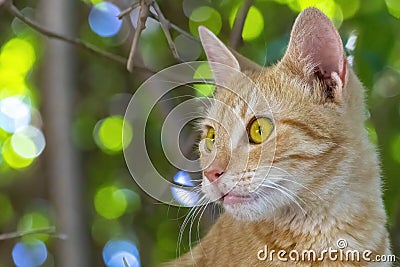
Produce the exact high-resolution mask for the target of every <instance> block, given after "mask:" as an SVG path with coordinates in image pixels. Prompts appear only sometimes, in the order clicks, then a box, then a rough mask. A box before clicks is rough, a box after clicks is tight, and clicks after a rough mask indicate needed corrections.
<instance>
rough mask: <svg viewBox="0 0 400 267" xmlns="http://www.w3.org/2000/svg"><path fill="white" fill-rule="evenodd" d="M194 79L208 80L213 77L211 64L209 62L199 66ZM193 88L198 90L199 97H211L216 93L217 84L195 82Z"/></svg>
mask: <svg viewBox="0 0 400 267" xmlns="http://www.w3.org/2000/svg"><path fill="white" fill-rule="evenodd" d="M193 78H194V79H199V80H203V79H204V80H205V81H206V80H208V79H213V74H212V72H211V68H210V65H209V64H208V63H203V64H201V65H200V66H198V67H197V69H196V71H195V73H194V74H193ZM193 88H194V89H195V90H196V95H197V96H198V97H210V96H212V94H213V93H214V90H215V85H214V84H210V83H204V84H200V83H198V84H193Z"/></svg>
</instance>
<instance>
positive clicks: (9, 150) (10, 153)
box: [1, 137, 34, 169]
mask: <svg viewBox="0 0 400 267" xmlns="http://www.w3.org/2000/svg"><path fill="white" fill-rule="evenodd" d="M1 153H2V156H3V159H4V161H5V162H6V163H7V165H8V166H10V167H11V168H13V169H23V168H26V167H28V166H29V165H31V164H32V162H33V160H34V159H33V158H24V157H21V156H20V155H18V154H17V153H16V152H15V151H14V149H13V147H12V145H11V137H9V138H7V139H6V140H5V141H4V143H3V145H2V148H1Z"/></svg>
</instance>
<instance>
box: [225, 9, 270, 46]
mask: <svg viewBox="0 0 400 267" xmlns="http://www.w3.org/2000/svg"><path fill="white" fill-rule="evenodd" d="M238 10H239V8H236V9H234V10H233V11H232V13H231V15H230V17H229V23H230V26H231V28H232V27H233V24H234V22H235V18H236V16H237V12H238ZM263 30H264V17H263V15H262V13H261V11H260V10H259V9H258V8H256V7H255V6H251V7H250V9H249V12H248V13H247V16H246V21H245V23H244V26H243V31H242V38H243V40H245V41H251V40H254V39H256V38H257V37H258V36H260V35H261V33H262V32H263Z"/></svg>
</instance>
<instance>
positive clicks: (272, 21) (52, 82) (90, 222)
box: [0, 0, 400, 267]
mask: <svg viewBox="0 0 400 267" xmlns="http://www.w3.org/2000/svg"><path fill="white" fill-rule="evenodd" d="M50 2H57V1H53V0H41V1H33V0H16V1H15V2H14V4H15V6H16V7H17V8H18V9H19V10H21V12H22V13H23V14H24V15H25V16H27V17H29V18H32V19H33V20H36V21H39V22H40V23H43V24H48V25H50V28H52V27H53V26H54V27H53V28H56V29H55V30H56V31H57V30H58V29H60V31H64V32H65V35H66V36H76V37H79V38H80V39H82V40H85V41H86V42H89V43H91V44H94V45H95V46H97V47H98V48H100V49H101V50H104V51H109V52H112V53H114V54H118V55H121V56H123V57H125V58H127V55H128V53H129V49H130V43H131V40H132V36H133V33H134V30H133V29H132V25H133V26H135V25H136V24H135V23H136V21H137V16H138V12H137V11H138V10H137V9H135V10H134V11H133V12H132V13H131V14H130V16H126V17H124V19H123V20H121V21H119V20H118V19H116V14H118V13H119V12H120V11H121V10H124V9H126V8H127V7H129V6H130V5H131V2H130V1H126V0H113V1H111V0H110V1H109V2H107V1H102V0H82V1H78V0H75V1H72V0H71V1H65V2H71V3H69V4H68V10H65V14H67V15H66V16H59V17H57V13H56V12H57V11H56V10H52V9H51V5H50ZM158 4H159V5H160V8H161V10H162V11H163V13H164V15H165V17H166V18H167V19H168V20H170V21H171V22H172V23H174V24H176V25H177V26H179V27H180V28H182V29H184V30H185V31H187V32H189V33H190V34H192V35H193V36H195V37H196V36H197V27H198V25H205V26H207V27H208V28H210V29H211V30H212V31H213V32H214V33H216V34H217V35H218V36H219V37H220V38H221V39H222V40H223V41H224V42H226V43H229V38H230V33H231V29H232V26H233V24H234V20H235V17H236V14H237V12H238V10H240V7H241V6H242V4H243V2H242V1H238V0H233V1H230V0H214V1H212V0H209V1H207V0H183V1H181V0H174V1H172V0H171V1H158ZM308 6H316V7H318V8H320V9H321V10H322V11H323V12H324V13H325V14H327V15H328V16H329V17H330V18H331V19H332V20H333V21H334V23H335V25H336V27H338V29H339V32H340V34H341V36H342V39H343V43H344V45H345V47H346V52H347V54H348V56H349V58H350V61H352V62H353V67H354V69H355V71H356V73H357V74H358V76H359V78H360V80H361V81H362V82H363V84H364V85H365V87H366V90H367V92H366V93H367V103H368V112H369V114H370V118H369V120H368V121H367V127H368V129H369V132H370V137H371V140H373V142H374V143H375V144H376V145H377V150H378V151H379V153H380V154H381V159H382V170H383V172H382V173H383V180H384V185H383V187H384V200H385V205H386V209H387V213H388V216H389V223H388V228H389V230H390V231H391V235H392V243H393V247H394V250H395V253H396V255H400V254H399V253H400V198H399V196H400V177H399V176H400V1H398V0H385V1H384V0H351V1H347V0H335V1H333V0H332V1H330V0H323V1H311V0H308V1H306V0H275V1H274V0H257V1H254V2H253V3H252V6H251V7H250V9H249V13H248V16H247V18H246V22H245V24H244V29H243V33H242V37H243V40H242V42H240V43H239V45H238V51H239V52H240V53H242V54H243V55H245V56H247V57H248V58H250V59H252V60H254V61H256V62H258V63H259V64H266V65H268V64H272V63H274V62H276V61H277V60H278V59H280V58H281V56H282V55H283V53H284V51H285V49H286V46H287V43H288V40H289V33H290V29H291V26H292V24H293V21H294V19H295V17H296V16H297V14H298V13H299V12H300V11H301V10H302V9H304V8H306V7H308ZM53 13H55V14H53ZM52 16H53V18H51V17H52ZM54 17H55V18H54ZM57 19H58V20H59V21H60V23H59V24H57V25H58V26H57V25H52V24H51V21H54V20H55V21H57ZM64 25H68V27H67V28H63V26H64ZM57 27H59V28H57ZM171 35H172V39H173V40H174V43H175V45H176V48H177V50H178V54H179V56H180V57H181V59H182V60H184V61H193V60H204V59H205V56H204V53H203V50H202V48H201V46H200V44H199V43H198V42H197V41H194V40H192V39H190V38H188V37H187V36H185V35H182V34H181V33H179V32H178V31H176V30H173V29H172V30H171ZM53 45H54V43H51V42H49V41H48V39H47V38H46V37H43V35H41V34H39V33H37V32H36V31H34V30H32V29H31V28H30V27H28V26H26V25H25V24H24V23H22V22H21V21H20V20H19V19H17V18H15V17H14V16H13V15H12V14H10V12H7V10H6V9H5V8H2V7H0V47H1V48H0V232H1V233H9V232H15V231H19V232H21V231H29V230H33V229H42V228H48V227H50V226H53V225H55V226H56V227H57V230H56V232H57V233H60V232H61V233H68V232H69V231H70V232H71V231H72V230H71V229H77V232H78V233H80V236H77V237H73V238H72V239H71V240H72V241H71V242H73V240H78V241H77V243H76V244H79V245H80V247H78V248H76V247H75V249H76V250H78V252H79V253H81V254H80V255H81V256H80V257H81V258H85V259H83V260H82V261H81V264H82V263H83V262H85V265H81V266H105V265H106V264H107V266H123V264H122V263H121V261H119V262H118V263H116V262H115V261H116V260H115V259H116V258H118V257H119V258H118V259H120V258H121V257H122V256H121V255H123V257H125V258H126V260H127V261H128V263H129V266H139V264H138V263H135V262H136V259H138V258H139V257H140V262H141V266H155V265H157V264H158V263H160V262H162V261H166V260H168V259H172V258H175V257H176V253H177V251H178V250H180V251H181V252H182V253H183V252H186V251H188V249H189V247H190V245H189V244H190V240H189V239H190V238H191V241H192V242H195V241H197V239H198V232H199V235H200V236H202V235H203V234H204V233H205V232H206V230H207V229H208V227H209V225H210V224H212V222H213V221H214V219H215V216H214V215H215V214H216V209H217V208H216V207H215V206H211V207H210V208H208V209H207V210H206V212H205V213H204V214H203V216H202V219H201V221H200V224H199V228H197V220H196V221H195V222H194V223H193V231H192V232H191V233H189V228H190V227H186V228H185V230H184V233H183V240H182V241H181V242H178V237H179V231H180V228H181V225H182V223H183V220H184V218H185V215H186V214H187V213H188V211H189V209H186V208H180V209H178V208H176V207H170V206H168V205H165V204H160V203H157V202H156V201H155V200H153V199H152V198H150V197H148V196H147V195H146V194H144V193H143V192H142V191H141V190H140V188H139V187H138V186H137V185H136V184H135V182H134V181H133V179H132V178H131V176H130V174H129V171H128V169H127V167H126V164H125V161H124V157H123V152H122V150H123V147H124V145H126V144H129V141H130V140H131V139H132V138H135V134H134V132H135V125H130V124H129V123H125V124H123V122H124V121H123V115H124V112H125V108H126V107H127V104H128V101H129V99H130V97H131V96H132V95H133V94H134V93H135V90H137V88H138V87H139V86H140V84H141V83H142V82H143V81H144V80H145V79H146V78H148V77H149V76H150V75H151V74H152V73H153V72H156V71H158V70H161V69H163V68H165V67H167V66H171V65H173V64H175V63H177V62H176V61H175V59H174V57H173V56H172V53H171V50H170V47H169V46H168V43H167V40H166V38H165V35H164V33H163V31H162V29H161V27H160V25H159V23H158V22H157V21H156V20H153V19H149V20H148V21H147V24H146V29H145V30H144V32H143V33H142V35H141V37H140V40H139V44H138V50H137V53H136V64H139V65H141V66H145V68H146V69H147V70H143V69H142V68H135V69H134V71H133V72H132V73H129V72H127V71H126V70H125V66H124V65H123V64H119V63H116V62H114V61H110V60H108V59H105V58H103V57H102V56H99V55H96V54H91V53H88V52H86V51H84V50H82V49H79V48H76V47H74V46H67V48H66V50H67V52H68V51H69V50H74V49H71V47H72V48H75V51H72V52H71V51H70V53H69V54H67V57H64V59H66V61H68V62H66V61H64V60H62V58H61V60H60V61H56V62H52V59H53V58H57V56H62V55H63V53H64V52H57V51H59V50H57V49H54V50H53V48H52V46H53ZM55 46H57V44H55ZM62 51H64V50H62ZM55 55H57V56H56V57H55ZM62 65H65V66H64V68H65V69H66V71H67V72H68V73H69V74H68V75H66V76H62V74H60V73H62V72H63V70H62V69H61V70H60V72H57V70H56V69H57V68H58V67H62ZM65 69H64V71H65ZM60 75H61V76H60ZM66 77H67V78H68V79H64V78H66ZM60 88H61V89H60ZM62 88H67V89H68V90H65V89H62ZM208 90H209V88H208V87H204V86H203V87H201V86H198V87H196V88H195V90H188V89H187V88H186V90H183V91H181V92H179V91H178V92H176V93H175V95H172V96H174V97H175V98H174V97H171V99H172V100H171V101H165V102H163V103H161V104H160V105H159V106H157V107H156V109H155V110H154V112H152V113H151V116H150V118H149V122H148V125H147V129H148V130H149V133H150V134H147V135H146V137H147V140H146V144H147V147H148V150H149V154H150V156H151V159H152V160H153V162H154V164H155V166H156V167H157V169H158V170H159V171H160V172H161V173H162V174H163V175H164V176H166V177H171V180H172V178H173V177H174V176H175V175H176V173H177V172H178V171H179V170H177V169H175V168H174V167H173V166H171V165H170V164H169V163H168V161H167V160H166V158H165V156H164V155H163V153H162V151H161V150H160V149H161V148H160V129H161V125H162V122H163V121H164V120H165V116H166V114H167V113H168V111H170V110H171V109H172V108H173V107H174V106H175V105H177V104H179V103H180V102H181V101H183V100H185V99H187V98H190V97H196V96H201V95H202V94H206V95H207V94H208V93H209V92H208ZM57 92H58V93H57ZM60 92H61V93H60ZM181 93H183V94H184V95H185V96H184V97H179V96H180V94H181ZM122 132H124V136H125V138H126V139H125V141H126V143H124V144H123V142H122ZM193 142H194V139H193ZM160 151H161V153H160ZM188 154H190V155H191V156H192V157H193V155H195V153H192V154H191V153H190V152H188ZM63 162H65V164H62V163H63ZM64 165H65V166H64ZM63 168H65V169H63ZM57 172H59V173H62V174H65V175H66V177H58V175H57ZM56 176H57V177H56ZM61 176H62V175H61ZM70 178H71V179H70ZM63 182H66V184H63ZM69 182H71V183H69ZM64 189H65V190H64ZM68 190H69V191H68ZM71 190H72V191H71ZM63 192H67V193H65V194H64V193H63ZM71 192H73V194H71ZM74 201H75V202H74ZM71 205H72V207H77V208H78V209H75V208H74V209H72V210H71V208H68V207H71ZM68 210H70V211H68ZM64 215H65V217H63V216H64ZM75 216H76V218H75ZM69 220H71V223H72V228H68V227H69V226H68V221H69ZM77 222H79V224H77ZM74 223H75V224H74ZM74 238H75V239H74ZM3 239H4V240H1V241H0V267H4V266H15V265H17V266H24V267H26V266H68V265H67V264H66V262H68V260H70V259H68V256H66V255H73V253H74V252H70V253H72V254H68V252H65V250H64V248H63V244H64V243H65V242H67V243H68V242H69V241H66V240H63V239H62V238H61V239H60V236H57V235H55V234H39V235H38V234H36V235H27V236H24V237H22V238H20V237H17V238H11V239H10V238H8V237H7V236H5V237H3ZM110 247H111V249H110ZM135 248H137V250H138V252H132V251H135ZM107 249H108V250H107ZM128 250H129V251H130V252H129V251H128ZM118 253H120V254H118ZM121 253H122V254H121ZM124 253H125V254H124ZM117 254H118V255H119V256H118V255H117ZM115 255H117V256H115ZM139 255H140V256H139ZM114 256H115V257H116V258H115V257H114ZM77 262H79V260H78V261H77ZM135 264H136V265H135Z"/></svg>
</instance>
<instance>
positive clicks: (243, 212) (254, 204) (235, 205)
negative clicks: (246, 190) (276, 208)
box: [221, 196, 273, 221]
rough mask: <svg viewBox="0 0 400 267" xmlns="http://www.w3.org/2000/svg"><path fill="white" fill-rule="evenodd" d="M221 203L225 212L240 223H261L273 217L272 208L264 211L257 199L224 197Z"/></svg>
mask: <svg viewBox="0 0 400 267" xmlns="http://www.w3.org/2000/svg"><path fill="white" fill-rule="evenodd" d="M221 202H222V205H223V207H224V209H225V212H227V213H229V214H230V215H231V216H232V217H234V218H235V219H237V220H240V221H262V220H265V219H268V218H269V217H273V207H271V208H270V209H266V208H265V205H264V204H262V203H260V199H259V197H247V196H230V197H228V198H227V196H225V197H224V198H222V199H221Z"/></svg>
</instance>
